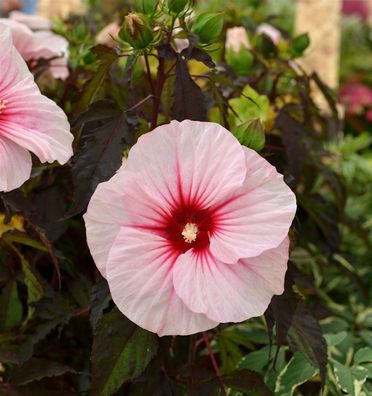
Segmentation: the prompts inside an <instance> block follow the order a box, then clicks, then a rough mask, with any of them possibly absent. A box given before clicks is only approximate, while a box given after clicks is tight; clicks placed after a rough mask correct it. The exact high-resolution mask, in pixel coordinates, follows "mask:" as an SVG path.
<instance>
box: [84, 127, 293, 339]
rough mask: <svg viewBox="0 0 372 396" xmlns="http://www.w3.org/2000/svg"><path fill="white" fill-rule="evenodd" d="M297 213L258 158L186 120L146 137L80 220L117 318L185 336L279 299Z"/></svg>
mask: <svg viewBox="0 0 372 396" xmlns="http://www.w3.org/2000/svg"><path fill="white" fill-rule="evenodd" d="M295 211H296V199H295V196H294V194H293V193H292V191H291V190H290V189H289V187H288V186H287V185H286V184H285V183H284V181H283V177H282V175H280V174H279V173H277V171H276V170H275V168H274V167H273V166H272V165H270V164H269V163H268V162H267V161H266V160H265V159H263V158H262V157H260V156H259V155H258V154H257V153H256V152H255V151H253V150H250V149H248V148H246V147H243V146H241V145H240V144H239V142H238V141H237V140H236V139H235V137H234V136H233V135H232V134H231V133H230V132H229V131H227V130H226V129H225V128H223V127H221V126H220V125H218V124H214V123H209V122H196V121H189V120H185V121H183V122H181V123H179V122H177V121H172V122H171V123H170V124H168V125H164V126H161V127H158V128H157V129H155V130H154V131H152V132H150V133H148V134H145V135H144V136H142V137H141V138H140V139H139V140H138V142H137V144H136V145H134V146H133V148H132V149H131V151H130V152H129V157H128V160H127V161H126V162H125V163H124V165H123V166H122V167H121V169H120V170H119V171H118V172H117V174H116V175H115V176H114V177H113V178H112V179H111V180H109V181H107V182H105V183H102V184H100V185H99V186H98V188H97V190H96V192H95V193H94V195H93V197H92V199H91V201H90V204H89V207H88V210H87V213H86V214H85V216H84V218H85V223H86V229H87V240H88V245H89V248H90V251H91V253H92V256H93V258H94V260H95V263H96V265H97V267H98V269H99V270H100V272H101V273H102V275H103V276H104V277H105V278H106V279H107V281H108V284H109V286H110V290H111V294H112V297H113V300H114V302H115V303H116V305H117V306H118V307H119V309H120V310H121V311H122V312H123V313H124V315H126V316H127V317H128V318H129V319H131V320H132V321H133V322H135V323H137V324H138V325H139V326H141V327H143V328H145V329H147V330H150V331H153V332H155V333H158V334H159V335H187V334H193V333H196V332H200V331H204V330H207V329H210V328H213V327H215V326H216V325H217V324H218V323H221V322H240V321H243V320H245V319H248V318H251V317H254V316H259V315H262V314H263V313H264V311H265V310H266V308H267V306H268V304H269V303H270V300H271V298H272V296H273V295H274V294H281V293H282V292H283V285H284V275H285V272H286V268H287V260H288V250H289V240H288V237H287V234H288V230H289V227H290V225H291V223H292V220H293V217H294V214H295Z"/></svg>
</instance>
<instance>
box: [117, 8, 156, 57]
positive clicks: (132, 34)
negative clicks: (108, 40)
mask: <svg viewBox="0 0 372 396" xmlns="http://www.w3.org/2000/svg"><path fill="white" fill-rule="evenodd" d="M119 37H120V38H121V39H122V40H123V41H125V42H127V43H128V44H130V45H131V46H132V47H133V48H134V49H144V48H146V47H147V46H148V45H149V44H150V43H151V42H152V41H153V39H154V34H153V32H152V30H151V29H150V27H149V26H148V24H147V22H146V21H145V20H144V19H143V18H141V17H140V16H139V15H138V14H135V13H132V14H129V15H127V16H126V17H125V18H124V24H123V26H122V28H121V30H120V33H119Z"/></svg>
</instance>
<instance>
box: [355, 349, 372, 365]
mask: <svg viewBox="0 0 372 396" xmlns="http://www.w3.org/2000/svg"><path fill="white" fill-rule="evenodd" d="M369 362H372V348H369V347H365V348H361V349H359V350H358V351H357V352H356V353H355V355H354V364H359V363H369Z"/></svg>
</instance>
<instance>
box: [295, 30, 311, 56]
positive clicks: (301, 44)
mask: <svg viewBox="0 0 372 396" xmlns="http://www.w3.org/2000/svg"><path fill="white" fill-rule="evenodd" d="M309 46H310V38H309V35H308V34H307V33H303V34H301V35H299V36H297V37H295V38H294V39H293V41H292V55H293V57H294V58H298V57H300V56H302V55H303V53H304V52H305V50H306V49H307V48H308V47H309Z"/></svg>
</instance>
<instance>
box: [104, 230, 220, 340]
mask: <svg viewBox="0 0 372 396" xmlns="http://www.w3.org/2000/svg"><path fill="white" fill-rule="evenodd" d="M176 258H177V256H175V255H174V253H173V251H172V250H170V249H169V243H168V241H166V240H165V239H163V238H162V237H159V236H156V235H154V234H150V233H147V232H143V231H139V230H136V229H133V228H130V227H122V228H121V229H120V232H119V234H118V236H117V238H116V241H115V244H114V246H113V248H112V249H111V252H110V255H109V260H108V264H107V271H106V273H107V280H108V283H109V286H110V291H111V295H112V298H113V300H114V302H115V304H116V305H117V306H118V308H119V309H120V311H121V312H122V313H123V314H124V315H125V316H127V317H128V318H129V319H130V320H131V321H133V322H134V323H136V324H137V325H139V326H141V327H143V328H145V329H147V330H149V331H152V332H154V333H157V334H159V335H160V336H163V335H175V334H177V335H189V334H193V333H197V332H200V331H204V330H208V329H210V328H213V327H215V326H216V325H217V323H215V322H214V321H212V320H210V319H208V318H207V317H206V316H205V315H201V314H197V313H194V312H192V311H190V310H189V309H188V308H187V307H186V305H185V304H184V303H183V302H182V301H181V299H180V298H179V297H178V296H177V294H176V293H175V290H174V287H173V280H172V271H171V270H172V267H173V265H174V262H175V260H176Z"/></svg>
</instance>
